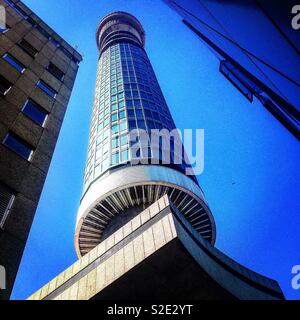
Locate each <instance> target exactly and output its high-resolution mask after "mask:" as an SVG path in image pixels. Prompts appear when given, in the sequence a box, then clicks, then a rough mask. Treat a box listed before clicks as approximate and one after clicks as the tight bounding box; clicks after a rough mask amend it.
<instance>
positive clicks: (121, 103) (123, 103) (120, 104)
mask: <svg viewBox="0 0 300 320" xmlns="http://www.w3.org/2000/svg"><path fill="white" fill-rule="evenodd" d="M123 107H125V102H124V100H122V101H120V102H119V108H120V109H121V108H123Z"/></svg>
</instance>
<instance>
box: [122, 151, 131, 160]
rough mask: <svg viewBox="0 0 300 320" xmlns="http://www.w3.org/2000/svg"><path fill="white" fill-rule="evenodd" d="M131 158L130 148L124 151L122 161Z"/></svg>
mask: <svg viewBox="0 0 300 320" xmlns="http://www.w3.org/2000/svg"><path fill="white" fill-rule="evenodd" d="M128 160H129V153H128V150H124V151H122V162H124V161H128Z"/></svg>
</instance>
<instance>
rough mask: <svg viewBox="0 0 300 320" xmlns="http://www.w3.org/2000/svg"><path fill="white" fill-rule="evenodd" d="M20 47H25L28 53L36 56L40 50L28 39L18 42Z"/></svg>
mask: <svg viewBox="0 0 300 320" xmlns="http://www.w3.org/2000/svg"><path fill="white" fill-rule="evenodd" d="M18 45H19V47H20V48H21V49H23V50H24V51H25V52H26V53H27V54H29V55H30V56H31V57H33V58H34V57H35V56H36V55H37V53H38V50H37V49H36V48H35V47H33V46H32V45H31V44H30V43H29V42H27V41H26V40H24V39H22V40H21V41H20V42H19V43H18Z"/></svg>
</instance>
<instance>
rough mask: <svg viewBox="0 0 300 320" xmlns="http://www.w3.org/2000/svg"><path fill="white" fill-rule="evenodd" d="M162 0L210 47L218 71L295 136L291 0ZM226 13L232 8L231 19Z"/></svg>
mask: <svg viewBox="0 0 300 320" xmlns="http://www.w3.org/2000/svg"><path fill="white" fill-rule="evenodd" d="M164 2H165V3H166V4H167V5H168V6H169V7H170V8H172V9H173V10H174V11H176V12H177V13H178V14H179V15H180V17H181V18H182V21H183V23H184V24H185V25H186V26H187V27H188V28H189V29H190V30H191V32H193V33H194V34H195V35H196V36H198V37H199V39H201V40H202V41H204V43H205V44H207V45H208V46H209V47H210V48H211V49H212V52H214V54H215V56H216V57H217V59H218V60H219V61H220V72H221V74H222V75H223V76H225V77H226V78H227V79H228V81H230V82H231V83H232V84H233V85H234V86H235V87H236V88H237V89H238V90H239V91H240V92H241V94H243V95H244V96H245V97H246V98H247V99H248V100H249V101H250V102H253V100H254V99H257V100H258V101H259V102H260V103H261V104H262V105H263V106H264V107H265V108H266V109H267V110H268V111H269V112H270V113H271V114H272V115H273V116H274V118H275V119H277V120H278V121H279V122H280V123H281V124H282V125H283V126H284V127H285V128H286V129H287V130H289V132H290V133H291V134H293V135H294V136H295V138H296V139H298V140H299V139H300V116H299V114H300V112H299V111H300V103H299V101H300V93H299V92H300V91H299V87H300V75H299V72H298V65H299V63H300V41H299V34H298V31H297V30H295V29H293V28H292V26H291V21H292V18H293V15H292V14H291V10H292V8H293V7H294V6H295V2H294V1H290V0H287V1H281V2H280V1H277V2H276V3H275V2H274V1H269V0H260V1H254V0H250V1H238V2H236V3H232V2H226V1H223V2H222V3H218V1H208V0H201V1H198V0H190V1H184V0H164ZM224 11H228V12H230V19H228V15H224ZM242 21H245V23H244V24H243V25H242V28H237V25H240V24H241V23H242ZM278 48H280V50H278ZM282 57H285V58H284V59H283V58H282Z"/></svg>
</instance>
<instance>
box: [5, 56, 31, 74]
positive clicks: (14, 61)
mask: <svg viewBox="0 0 300 320" xmlns="http://www.w3.org/2000/svg"><path fill="white" fill-rule="evenodd" d="M3 59H4V60H5V61H6V62H8V63H9V64H10V65H11V66H12V67H14V68H15V69H16V70H17V71H19V72H21V73H23V72H24V71H25V69H26V68H25V67H24V65H23V64H22V63H21V62H20V61H18V60H17V59H16V58H14V57H13V56H12V55H10V54H9V53H5V55H4V56H3Z"/></svg>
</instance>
